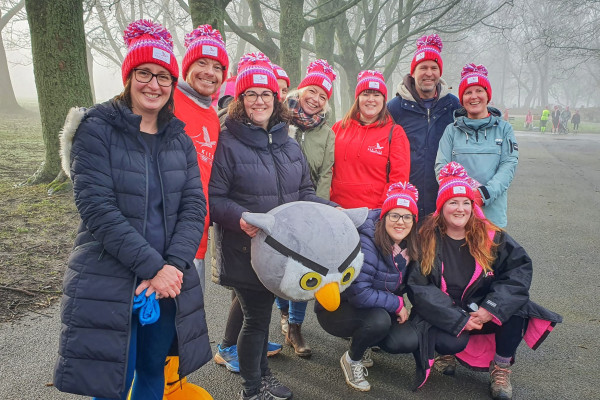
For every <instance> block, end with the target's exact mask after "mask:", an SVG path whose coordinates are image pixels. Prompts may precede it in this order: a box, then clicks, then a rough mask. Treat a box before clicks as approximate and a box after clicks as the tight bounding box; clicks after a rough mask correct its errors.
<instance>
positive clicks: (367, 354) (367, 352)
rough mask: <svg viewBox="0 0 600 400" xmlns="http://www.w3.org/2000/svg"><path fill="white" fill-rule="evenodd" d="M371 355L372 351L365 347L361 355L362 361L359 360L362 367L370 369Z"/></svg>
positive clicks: (371, 364)
mask: <svg viewBox="0 0 600 400" xmlns="http://www.w3.org/2000/svg"><path fill="white" fill-rule="evenodd" d="M372 355H373V351H372V350H371V348H370V347H367V349H366V350H365V352H364V353H363V356H362V359H361V360H360V362H361V363H362V365H364V366H365V367H367V368H371V367H372V366H373V359H372V358H371V356H372Z"/></svg>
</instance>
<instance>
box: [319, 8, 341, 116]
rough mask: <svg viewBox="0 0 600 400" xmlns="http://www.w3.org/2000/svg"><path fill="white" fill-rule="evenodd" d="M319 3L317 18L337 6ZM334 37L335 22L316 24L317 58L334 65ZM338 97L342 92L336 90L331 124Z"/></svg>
mask: <svg viewBox="0 0 600 400" xmlns="http://www.w3.org/2000/svg"><path fill="white" fill-rule="evenodd" d="M318 5H319V8H318V10H317V18H321V17H322V16H324V15H327V14H329V13H331V12H332V11H334V7H335V5H332V4H331V2H330V0H319V4H318ZM334 38H335V24H332V23H331V21H327V22H324V23H321V24H317V25H315V49H316V55H317V58H323V59H325V60H327V61H328V62H329V64H331V65H333V59H334V54H333V50H334V44H335V41H334ZM334 69H335V68H334ZM336 74H337V75H338V77H337V79H340V76H339V71H337V70H336ZM340 87H341V86H340ZM336 97H337V98H338V99H339V98H340V97H341V96H340V93H336V92H335V91H334V92H333V93H332V95H331V99H329V104H330V105H331V113H330V115H329V120H328V121H329V125H333V123H334V122H335V121H336V118H335V107H334V105H335V99H336Z"/></svg>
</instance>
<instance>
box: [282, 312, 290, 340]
mask: <svg viewBox="0 0 600 400" xmlns="http://www.w3.org/2000/svg"><path fill="white" fill-rule="evenodd" d="M280 311H281V333H283V334H284V335H285V336H287V333H288V324H289V320H290V314H289V313H288V310H280Z"/></svg>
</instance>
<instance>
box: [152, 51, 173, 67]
mask: <svg viewBox="0 0 600 400" xmlns="http://www.w3.org/2000/svg"><path fill="white" fill-rule="evenodd" d="M152 58H154V59H156V60H160V61H162V62H165V63H167V64H171V54H169V52H168V51H164V50H163V49H159V48H156V47H153V48H152Z"/></svg>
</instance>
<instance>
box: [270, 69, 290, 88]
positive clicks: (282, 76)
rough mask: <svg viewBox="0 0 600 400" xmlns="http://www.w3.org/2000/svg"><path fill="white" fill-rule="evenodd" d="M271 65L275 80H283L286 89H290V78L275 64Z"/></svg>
mask: <svg viewBox="0 0 600 400" xmlns="http://www.w3.org/2000/svg"><path fill="white" fill-rule="evenodd" d="M272 65H273V72H274V73H275V78H277V79H283V80H284V81H286V82H287V85H288V87H290V77H289V76H288V74H287V72H285V70H284V69H283V68H281V67H280V66H279V65H277V64H272Z"/></svg>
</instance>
